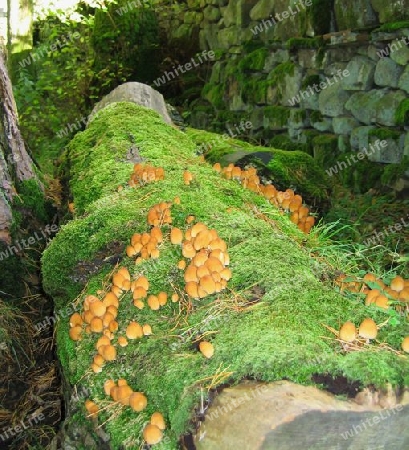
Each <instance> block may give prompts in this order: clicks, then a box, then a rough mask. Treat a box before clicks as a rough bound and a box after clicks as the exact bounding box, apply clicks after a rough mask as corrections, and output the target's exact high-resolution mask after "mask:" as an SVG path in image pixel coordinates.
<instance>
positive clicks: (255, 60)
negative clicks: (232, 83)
mask: <svg viewBox="0 0 409 450" xmlns="http://www.w3.org/2000/svg"><path fill="white" fill-rule="evenodd" d="M268 54H269V51H268V49H267V48H265V47H263V48H259V49H257V50H254V51H253V52H251V53H250V54H248V55H246V56H244V58H242V59H241V60H240V62H239V69H240V70H253V71H260V70H263V68H264V64H265V61H266V57H267V55H268Z"/></svg>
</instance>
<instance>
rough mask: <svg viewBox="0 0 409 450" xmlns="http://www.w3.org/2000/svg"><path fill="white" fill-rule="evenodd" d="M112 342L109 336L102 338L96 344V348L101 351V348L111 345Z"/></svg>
mask: <svg viewBox="0 0 409 450" xmlns="http://www.w3.org/2000/svg"><path fill="white" fill-rule="evenodd" d="M110 344H111V341H110V339H109V338H108V337H107V336H101V337H100V338H99V339H98V340H97V343H96V344H95V348H96V349H97V350H99V347H102V346H103V345H110Z"/></svg>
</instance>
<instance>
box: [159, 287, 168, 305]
mask: <svg viewBox="0 0 409 450" xmlns="http://www.w3.org/2000/svg"><path fill="white" fill-rule="evenodd" d="M158 301H159V305H160V306H165V305H166V302H167V301H168V294H167V293H166V292H163V291H161V292H159V294H158Z"/></svg>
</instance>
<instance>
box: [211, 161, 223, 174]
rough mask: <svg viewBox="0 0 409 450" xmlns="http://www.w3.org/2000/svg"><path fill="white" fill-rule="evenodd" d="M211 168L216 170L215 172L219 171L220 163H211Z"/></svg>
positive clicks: (220, 168)
mask: <svg viewBox="0 0 409 450" xmlns="http://www.w3.org/2000/svg"><path fill="white" fill-rule="evenodd" d="M213 169H214V170H215V171H216V172H221V170H222V166H221V165H220V163H218V162H217V163H214V164H213Z"/></svg>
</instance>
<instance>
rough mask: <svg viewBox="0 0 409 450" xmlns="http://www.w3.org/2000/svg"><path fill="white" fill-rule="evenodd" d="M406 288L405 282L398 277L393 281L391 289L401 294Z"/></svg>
mask: <svg viewBox="0 0 409 450" xmlns="http://www.w3.org/2000/svg"><path fill="white" fill-rule="evenodd" d="M404 288H405V280H404V279H403V278H402V277H400V276H397V277H395V278H394V279H393V280H392V281H391V289H393V290H394V291H396V292H400V291H402V290H403V289H404Z"/></svg>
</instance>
